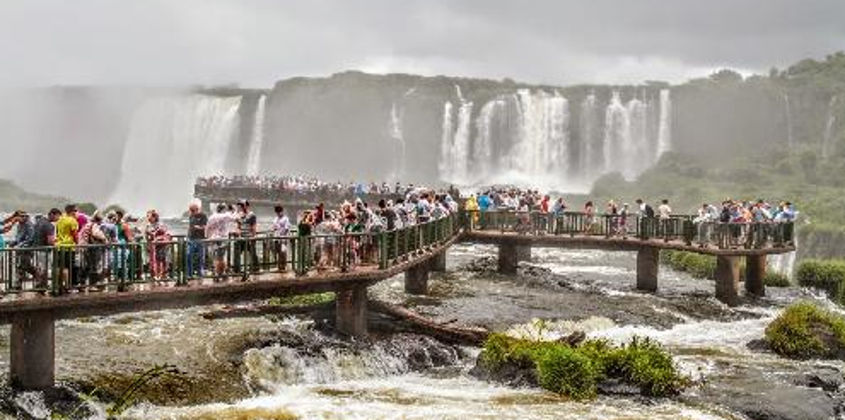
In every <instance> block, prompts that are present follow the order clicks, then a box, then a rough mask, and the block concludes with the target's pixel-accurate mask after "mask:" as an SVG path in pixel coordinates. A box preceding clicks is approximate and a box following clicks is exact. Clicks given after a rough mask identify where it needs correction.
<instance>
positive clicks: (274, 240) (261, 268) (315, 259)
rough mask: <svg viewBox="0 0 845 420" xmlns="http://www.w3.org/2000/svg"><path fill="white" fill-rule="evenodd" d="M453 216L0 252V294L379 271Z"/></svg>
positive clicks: (433, 237)
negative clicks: (369, 228)
mask: <svg viewBox="0 0 845 420" xmlns="http://www.w3.org/2000/svg"><path fill="white" fill-rule="evenodd" d="M459 229H460V218H459V215H458V214H452V215H450V216H447V217H444V218H441V219H437V220H432V221H429V222H426V223H422V224H419V225H414V226H407V227H404V228H401V229H396V230H392V231H382V232H366V233H344V234H337V235H307V236H302V235H299V236H285V237H274V236H270V235H261V236H255V237H251V238H232V239H225V240H210V239H203V240H191V239H187V238H185V237H175V238H173V239H172V240H171V241H168V242H146V241H141V242H130V243H114V244H102V245H76V246H73V247H64V248H63V247H38V248H7V249H3V250H0V296H3V295H10V294H19V293H21V292H37V293H43V294H48V293H49V294H51V295H53V296H59V295H63V294H67V293H70V292H73V291H101V290H107V291H126V290H131V288H132V287H134V286H137V285H145V284H157V283H168V284H175V285H176V286H187V285H190V284H191V282H192V281H194V280H198V279H215V280H217V281H221V280H229V279H233V278H234V279H240V280H241V281H247V280H249V279H250V277H253V276H260V275H262V274H268V273H292V275H296V276H307V275H310V274H319V273H325V272H341V273H345V272H352V271H355V270H376V269H387V268H390V267H391V266H393V265H394V264H398V263H401V262H403V261H407V260H408V259H410V258H411V257H412V256H413V255H416V254H417V253H419V252H422V251H426V250H429V249H431V248H432V247H435V246H438V245H440V244H442V243H444V242H445V241H448V240H450V239H452V238H453V237H454V235H456V234H458V233H459V231H460V230H459Z"/></svg>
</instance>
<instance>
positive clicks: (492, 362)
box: [473, 334, 689, 400]
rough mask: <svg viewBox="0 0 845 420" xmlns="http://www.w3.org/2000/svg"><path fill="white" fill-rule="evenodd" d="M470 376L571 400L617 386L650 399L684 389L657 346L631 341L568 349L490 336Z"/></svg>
mask: <svg viewBox="0 0 845 420" xmlns="http://www.w3.org/2000/svg"><path fill="white" fill-rule="evenodd" d="M473 374H475V375H476V376H477V377H480V378H482V379H487V380H493V381H497V382H503V383H507V384H510V385H531V386H539V387H542V388H544V389H547V390H549V391H552V392H556V393H558V394H561V395H564V396H567V397H570V398H572V399H576V400H584V399H589V398H592V397H594V396H595V395H596V394H597V393H599V392H602V391H604V390H609V389H619V387H617V386H615V385H618V384H622V385H626V386H627V387H628V388H632V387H633V388H635V389H636V390H637V391H638V393H639V394H642V395H646V396H654V397H662V396H670V395H675V394H677V393H679V392H680V391H681V390H683V389H684V388H685V387H686V386H688V385H689V379H688V378H686V377H685V376H683V375H682V374H681V373H680V372H679V371H678V369H677V367H676V366H675V364H674V362H673V360H672V356H671V355H669V353H668V352H667V351H666V350H665V349H664V348H663V347H662V346H660V344H659V343H657V342H655V341H653V340H650V339H648V338H637V337H635V338H634V339H633V340H632V341H631V342H630V343H628V344H626V345H623V346H614V345H612V344H610V343H609V342H608V341H606V340H587V341H584V342H582V343H580V344H578V345H571V344H568V343H566V342H562V341H536V340H527V339H518V338H513V337H510V336H507V335H505V334H492V335H491V336H490V337H489V338H488V340H487V342H486V343H485V345H484V349H483V350H482V352H481V355H480V356H479V359H478V362H477V365H476V367H475V369H473Z"/></svg>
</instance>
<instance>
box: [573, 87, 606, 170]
mask: <svg viewBox="0 0 845 420" xmlns="http://www.w3.org/2000/svg"><path fill="white" fill-rule="evenodd" d="M597 122H598V107H597V105H596V95H595V93H593V92H590V94H589V95H587V97H586V98H584V101H582V102H581V118H580V121H579V123H580V124H579V126H580V130H581V150H580V162H579V172H580V173H581V175H582V177H583V178H584V179H585V180H587V181H588V182H589V180H592V179H593V178H594V177H595V176H596V174H597V173H599V171H601V170H602V169H603V168H604V166H605V165H604V160H603V158H602V159H601V161H600V159H599V156H604V152H603V151H602V149H601V147H600V146H601V144H600V143H598V136H597V135H596V134H597V133H598V127H597Z"/></svg>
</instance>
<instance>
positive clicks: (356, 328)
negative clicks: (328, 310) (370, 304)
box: [335, 286, 367, 337]
mask: <svg viewBox="0 0 845 420" xmlns="http://www.w3.org/2000/svg"><path fill="white" fill-rule="evenodd" d="M335 296H336V297H335V305H336V314H335V316H336V319H335V328H336V329H337V330H338V331H339V332H341V333H343V334H346V335H350V336H353V337H365V336H366V335H367V288H366V287H365V286H359V287H355V288H352V289H345V290H339V291H337V293H336V294H335Z"/></svg>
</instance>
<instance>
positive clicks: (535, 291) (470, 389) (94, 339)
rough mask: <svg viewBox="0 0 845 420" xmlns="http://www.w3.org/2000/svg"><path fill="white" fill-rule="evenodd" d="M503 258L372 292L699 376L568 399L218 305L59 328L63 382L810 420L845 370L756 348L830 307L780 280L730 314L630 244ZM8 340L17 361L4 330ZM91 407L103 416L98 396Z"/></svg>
mask: <svg viewBox="0 0 845 420" xmlns="http://www.w3.org/2000/svg"><path fill="white" fill-rule="evenodd" d="M495 255H496V249H495V248H494V247H492V246H483V245H473V244H460V245H456V246H454V247H453V248H452V249H450V251H449V253H448V258H447V266H448V270H447V272H446V273H432V279H431V281H430V290H431V293H430V295H429V296H423V297H414V296H409V295H406V294H405V293H404V291H403V287H402V286H403V282H402V278H401V276H399V277H396V278H393V279H389V280H387V281H384V282H382V283H380V284H378V285H376V286H374V287H373V288H371V291H370V293H371V296H372V297H375V298H378V299H381V300H385V301H389V302H393V303H401V304H403V305H406V306H408V307H411V308H412V309H413V310H415V311H417V312H419V313H421V314H423V315H426V316H428V317H431V318H434V319H436V320H439V321H443V322H454V323H457V324H460V325H479V326H485V327H488V328H492V329H496V330H511V331H512V332H513V333H515V334H522V335H530V336H545V337H548V338H555V337H558V336H561V335H565V334H567V333H568V332H571V331H574V330H583V331H585V332H587V333H588V335H589V336H592V337H604V338H608V339H610V340H613V341H616V342H619V343H622V342H625V341H627V340H629V339H630V338H631V337H632V336H634V335H640V336H649V337H652V338H654V339H656V340H658V341H659V342H661V343H662V344H663V345H664V346H666V347H667V348H668V349H669V351H670V352H671V353H673V355H674V356H675V358H676V361H677V363H678V365H679V366H680V368H681V369H682V370H683V371H684V372H685V373H687V374H688V375H690V376H691V377H692V378H693V379H695V380H696V381H697V382H698V385H696V386H694V387H692V388H690V389H689V390H687V391H686V392H684V394H683V395H681V396H680V397H678V398H673V399H647V398H642V397H639V396H629V397H622V396H602V397H599V398H598V399H596V400H594V401H590V402H573V401H567V400H565V399H563V398H561V397H558V396H556V395H554V394H550V393H547V392H544V391H542V390H537V389H513V388H508V387H505V386H501V385H497V384H493V383H488V382H484V381H481V380H478V379H475V378H474V377H472V376H471V375H470V374H469V371H470V369H471V368H472V366H473V364H474V362H475V357H476V356H477V354H478V352H479V350H478V349H475V348H467V347H455V346H448V345H443V344H440V343H437V342H436V341H434V340H433V339H430V338H427V337H422V336H414V335H408V334H398V335H392V336H391V335H384V334H378V335H377V336H376V337H375V338H374V339H373V341H371V342H367V343H351V344H350V343H349V342H346V341H344V340H341V339H338V338H335V337H332V336H331V335H330V334H327V333H325V332H324V331H325V329H324V328H322V327H321V326H320V322H319V321H316V322H315V321H314V320H312V319H310V318H309V317H304V316H300V317H293V316H263V317H239V318H224V319H215V320H210V319H206V318H204V317H203V316H202V315H203V314H205V313H208V312H210V311H216V310H220V309H221V308H222V307H221V306H219V305H218V306H211V307H194V308H190V309H186V310H173V311H159V312H145V313H133V314H123V315H117V316H110V317H96V318H88V319H78V320H68V321H61V322H59V323H58V324H57V331H56V340H57V350H56V354H57V369H58V371H57V376H58V379H59V381H61V382H63V383H65V384H68V385H69V386H70V387H72V388H73V387H74V386H75V384H78V383H85V382H87V381H93V382H96V381H97V380H100V381H102V380H103V378H106V379H105V380H108V378H110V377H112V376H114V377H129V376H131V375H132V374H134V373H135V372H138V371H139V370H143V369H146V368H149V367H150V366H153V365H155V364H157V363H164V362H168V363H173V364H175V365H177V366H178V367H179V368H180V369H181V370H183V371H185V372H186V373H187V375H189V377H191V378H194V379H196V380H197V382H198V383H200V384H199V385H197V387H196V388H194V389H199V391H198V393H199V394H201V395H187V396H185V398H183V400H182V402H179V401H178V400H177V401H175V402H174V401H171V402H169V403H168V404H152V403H140V404H137V405H135V406H133V407H131V408H130V409H128V410H127V411H126V412H125V413H124V414H123V415H122V417H123V418H127V419H213V418H214V419H216V418H220V419H246V418H269V419H283V418H302V419H323V418H327V419H394V418H402V419H469V418H487V419H570V418H571V419H640V418H641V419H738V418H744V417H743V416H748V415H749V413H753V412H755V411H754V410H757V408H754V407H756V406H755V405H760V406H761V408H760V409H759V410H763V411H765V410H769V411H771V410H780V411H778V412H779V413H781V414H782V413H787V414H786V415H787V417H781V418H813V417H807V416H816V415H818V411H813V410H815V409H819V410H820V409H821V408H820V407H821V405H824V404H828V405H830V406H833V404H832V403H830V402H829V401H828V400H827V399H825V398H828V399H830V398H833V397H832V396H831V395H830V394H831V393H824V392H822V391H821V390H818V389H815V388H810V387H807V386H796V383H799V382H800V381H801V380H802V378H804V376H802V375H806V374H807V372H822V373H824V372H827V373H831V374H832V375H834V376H836V375H838V376H839V377H841V373H840V372H842V370H843V365H842V363H840V362H821V361H811V362H795V361H788V360H785V359H781V358H779V357H776V356H775V355H773V354H770V353H766V352H762V351H759V350H754V349H753V346H749V345H748V343H749V342H753V341H754V340H757V339H760V338H761V337H762V336H763V331H764V329H765V326H766V325H767V324H768V323H769V322H770V321H771V320H772V319H773V318H774V317H775V316H776V315H777V313H778V312H779V310H780V309H781V308H782V307H783V306H784V305H786V304H787V303H789V302H791V301H794V300H796V299H800V298H804V299H813V300H816V301H818V302H820V303H821V304H823V305H827V306H830V307H833V305H832V304H830V302H829V301H827V300H826V299H825V298H824V297H821V296H817V295H815V294H814V293H812V292H810V291H807V290H801V289H798V288H786V289H774V288H769V289H768V297H767V298H765V299H762V300H760V301H757V302H747V303H746V304H744V305H741V306H739V307H736V308H729V307H727V306H724V305H723V304H721V303H719V302H718V301H717V300H716V299H715V298H713V288H714V284H713V282H712V281H706V280H699V279H693V278H691V277H689V276H688V275H686V274H684V273H678V272H674V271H672V270H670V269H668V268H666V267H661V273H660V277H659V291H658V292H657V293H656V294H646V293H640V292H637V291H636V290H635V289H634V285H635V275H636V274H635V265H636V261H635V255H634V254H632V253H621V252H617V253H612V252H603V251H581V250H578V251H574V250H572V251H570V250H556V249H534V250H533V255H532V261H531V263H530V264H527V265H524V266H522V268H521V269H520V274H519V275H518V276H515V277H506V276H501V275H498V274H496V273H495V272H494V270H493V267H494V265H495ZM538 319H542V320H545V321H544V322H537V320H538ZM0 337H2V340H3V341H2V342H0V347H2V348H0V355H2V356H0V363H2V364H3V366H2V368H3V369H7V364H8V342H7V341H6V337H8V327H3V331H0ZM98 378H99V379H98ZM164 392H167V390H164ZM14 398H15V401H14V404H15V405H16V406H18V407H21V408H22V409H23V410H24V411H26V412H27V413H28V415H30V416H31V417H34V418H45V417H49V415H50V412H51V410H50V408H49V407H48V405H49V403H47V402H46V400H45V398H44V396H43V395H42V394H41V393H37V392H31V393H23V394H17V395H16V396H15V397H14ZM814 405H815V407H813V406H814ZM808 406H810V407H809V408H808ZM749 407H751V408H749ZM773 407H774V408H773ZM825 407H827V406H825ZM825 409H826V408H825ZM759 410H758V411H759ZM86 411H87V414H86V416H87V417H88V418H93V419H97V418H104V417H105V406H104V405H102V404H98V403H90V404H87V407H86ZM291 416H293V417H291ZM758 418H776V417H758Z"/></svg>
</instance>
